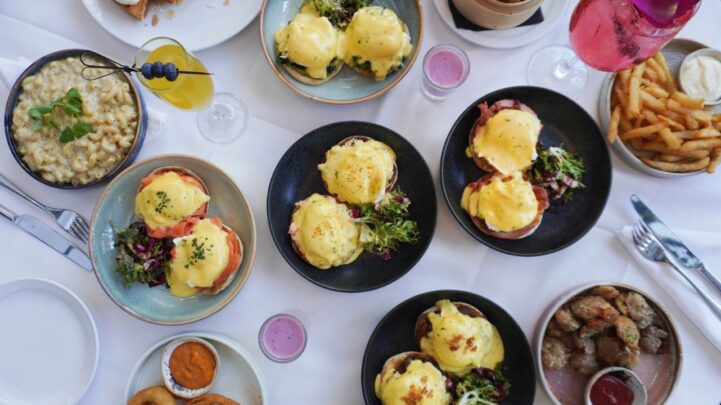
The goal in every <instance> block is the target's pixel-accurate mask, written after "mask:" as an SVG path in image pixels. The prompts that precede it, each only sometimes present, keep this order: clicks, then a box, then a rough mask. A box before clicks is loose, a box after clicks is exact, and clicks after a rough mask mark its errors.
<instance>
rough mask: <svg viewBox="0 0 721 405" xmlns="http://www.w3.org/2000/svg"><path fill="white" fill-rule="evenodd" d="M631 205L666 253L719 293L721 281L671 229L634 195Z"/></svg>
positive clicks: (720, 291)
mask: <svg viewBox="0 0 721 405" xmlns="http://www.w3.org/2000/svg"><path fill="white" fill-rule="evenodd" d="M631 204H633V208H634V209H635V210H636V212H637V213H638V215H640V216H641V220H642V221H643V223H644V224H646V226H647V227H648V228H649V229H650V230H651V232H652V233H653V234H654V235H655V236H656V239H658V241H659V242H661V245H662V246H663V247H664V248H665V249H666V251H668V252H669V253H670V254H671V255H672V256H673V257H674V258H675V259H676V260H678V261H679V262H680V263H681V264H682V265H684V266H685V267H688V268H689V269H692V270H698V271H700V272H701V274H703V276H704V277H706V279H707V280H708V281H709V282H710V283H711V284H713V286H714V287H716V290H718V292H719V293H721V280H719V279H718V278H717V277H716V276H714V275H713V273H711V272H710V271H708V269H707V268H706V266H705V265H704V264H703V262H701V259H699V258H698V257H696V255H695V254H693V252H691V249H689V248H688V246H686V245H685V244H684V243H683V242H681V239H679V238H678V236H676V234H674V233H673V232H672V231H671V229H669V227H668V226H666V224H664V223H663V222H662V221H661V220H660V219H658V217H657V216H656V214H654V213H653V211H651V209H650V208H648V206H646V204H644V202H643V201H641V199H640V198H639V197H638V196H637V195H636V194H632V195H631Z"/></svg>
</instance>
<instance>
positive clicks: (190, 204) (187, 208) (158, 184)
mask: <svg viewBox="0 0 721 405" xmlns="http://www.w3.org/2000/svg"><path fill="white" fill-rule="evenodd" d="M208 201H210V197H209V196H208V195H207V194H205V193H204V192H203V190H201V189H200V188H199V187H198V186H197V185H195V184H191V183H190V182H188V181H185V180H183V178H182V177H181V176H180V175H179V174H178V173H176V172H173V171H168V172H165V173H163V174H161V175H159V176H157V177H155V178H154V179H153V180H152V181H151V182H150V184H148V185H146V186H145V187H144V188H143V189H142V190H141V191H140V192H139V193H138V194H137V195H136V196H135V213H136V214H137V215H138V216H139V217H141V218H143V221H145V223H146V224H147V225H148V226H149V227H151V228H158V227H171V226H173V225H176V224H177V223H179V222H180V221H181V220H183V219H184V218H186V217H188V216H190V215H192V214H193V213H195V212H196V211H197V210H198V209H199V208H201V207H202V205H203V204H205V203H207V202H208Z"/></svg>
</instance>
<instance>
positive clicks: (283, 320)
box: [258, 314, 307, 363]
mask: <svg viewBox="0 0 721 405" xmlns="http://www.w3.org/2000/svg"><path fill="white" fill-rule="evenodd" d="M306 340H307V336H306V332H305V327H304V326H303V323H302V322H301V321H300V320H299V319H298V318H296V317H295V316H293V315H289V314H278V315H274V316H272V317H270V318H268V320H266V321H265V323H263V326H262V327H261V328H260V333H259V335H258V343H259V344H260V349H261V350H262V351H263V354H265V355H266V356H267V357H268V358H269V359H271V360H273V361H276V362H279V363H286V362H289V361H293V360H295V359H297V358H298V357H300V355H301V354H302V353H303V350H305V345H306Z"/></svg>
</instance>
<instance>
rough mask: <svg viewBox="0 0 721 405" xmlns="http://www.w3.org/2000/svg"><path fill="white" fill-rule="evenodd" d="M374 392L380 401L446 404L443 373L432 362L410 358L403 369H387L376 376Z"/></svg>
mask: <svg viewBox="0 0 721 405" xmlns="http://www.w3.org/2000/svg"><path fill="white" fill-rule="evenodd" d="M375 391H376V396H378V398H379V399H380V400H381V402H382V403H383V405H408V404H409V403H411V404H422V405H447V404H449V403H450V401H451V396H450V395H449V394H448V393H447V392H446V386H445V377H444V376H443V374H441V372H440V371H438V369H437V368H435V367H434V366H433V365H432V364H431V363H428V362H425V361H421V360H417V359H416V360H412V361H411V362H410V363H409V364H408V367H406V370H405V372H404V373H402V374H401V373H399V372H398V371H397V370H391V369H389V370H386V372H384V373H382V374H379V375H378V376H376V380H375Z"/></svg>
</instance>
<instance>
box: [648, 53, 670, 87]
mask: <svg viewBox="0 0 721 405" xmlns="http://www.w3.org/2000/svg"><path fill="white" fill-rule="evenodd" d="M646 65H648V67H650V68H651V69H653V71H654V72H656V76H658V81H659V82H660V83H666V80H667V78H666V72H665V71H664V70H663V68H662V67H661V66H660V65H659V64H658V62H656V59H654V58H648V59H647V60H646Z"/></svg>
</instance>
